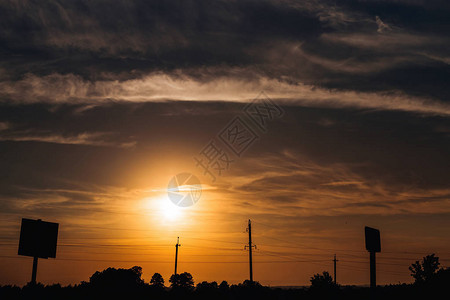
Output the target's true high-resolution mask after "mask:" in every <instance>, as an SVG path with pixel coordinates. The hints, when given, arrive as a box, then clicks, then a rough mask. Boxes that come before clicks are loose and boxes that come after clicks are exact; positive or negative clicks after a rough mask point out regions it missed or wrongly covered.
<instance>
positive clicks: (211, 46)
mask: <svg viewBox="0 0 450 300" xmlns="http://www.w3.org/2000/svg"><path fill="white" fill-rule="evenodd" d="M1 7H2V9H1V10H0V11H1V12H0V14H1V15H0V19H1V20H2V22H1V23H0V56H1V58H2V59H1V63H0V80H1V79H3V80H10V81H16V80H20V79H23V78H24V77H26V76H28V75H27V74H29V73H31V74H35V75H36V76H38V77H40V76H46V75H51V74H54V73H57V74H69V75H70V74H73V75H75V76H81V78H82V79H86V80H87V82H89V83H92V84H95V83H96V82H97V81H99V80H106V81H111V83H114V80H120V81H124V80H129V79H139V78H142V77H144V76H146V75H148V74H153V73H155V72H162V73H163V74H168V75H169V76H174V77H177V76H179V75H180V74H183V76H188V77H190V78H192V80H195V81H198V82H200V83H201V82H205V81H206V82H208V81H211V80H213V79H214V78H217V77H218V76H223V75H224V74H225V75H226V76H228V77H231V78H234V79H237V80H240V79H245V80H249V79H250V80H252V79H253V80H254V79H257V78H271V79H276V80H280V81H283V82H286V83H288V84H292V85H293V86H295V85H296V84H307V85H310V86H312V87H321V88H325V89H338V90H346V91H363V92H367V91H370V92H376V93H382V92H392V91H401V92H403V93H405V94H407V95H411V96H419V97H423V98H434V99H436V100H440V101H446V100H447V99H448V95H449V91H448V87H447V86H448V85H447V84H446V82H445V79H444V78H447V77H448V73H449V72H450V71H449V70H450V66H449V64H448V58H449V56H450V54H449V53H448V50H447V49H448V46H449V41H448V33H449V21H448V18H447V16H448V13H449V12H450V7H449V5H448V4H447V3H446V2H445V1H440V2H439V5H438V4H436V3H435V2H433V3H428V2H425V1H395V2H392V1H353V0H352V1H338V2H336V1H326V0H323V1H303V2H302V3H297V2H291V1H225V0H224V1H214V2H211V1H183V2H180V1H150V2H149V1H115V2H114V3H110V2H105V1H81V0H79V1H73V2H70V3H67V2H60V1H56V0H52V1H44V2H42V3H41V2H40V3H39V4H37V3H34V2H32V1H7V2H3V3H2V4H1ZM380 24H383V28H389V30H381V31H380ZM63 80H65V81H77V80H78V79H76V78H66V79H63ZM8 84H9V85H11V83H8ZM65 88H67V89H69V90H70V88H69V87H65ZM67 92H68V91H67ZM19 98H21V97H19ZM48 98H51V96H48ZM15 100H21V99H15ZM40 101H45V100H44V99H41V100H40Z"/></svg>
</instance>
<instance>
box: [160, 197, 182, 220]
mask: <svg viewBox="0 0 450 300" xmlns="http://www.w3.org/2000/svg"><path fill="white" fill-rule="evenodd" d="M158 209H159V213H160V214H161V216H163V217H164V218H165V219H167V220H169V221H175V220H179V219H180V218H181V217H182V213H183V212H182V210H183V208H182V207H179V206H176V205H175V204H173V203H172V202H171V201H170V200H169V199H168V198H167V197H160V198H158Z"/></svg>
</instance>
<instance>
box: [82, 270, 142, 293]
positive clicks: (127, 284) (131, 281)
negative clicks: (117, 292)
mask: <svg viewBox="0 0 450 300" xmlns="http://www.w3.org/2000/svg"><path fill="white" fill-rule="evenodd" d="M141 276H142V268H141V267H138V266H134V267H132V268H130V269H115V268H108V269H106V270H103V271H101V272H98V271H97V272H95V273H94V274H93V275H92V276H91V277H90V278H89V283H90V284H91V285H92V286H93V287H98V288H114V289H119V288H123V289H127V288H135V287H137V286H141V285H142V284H143V283H144V281H143V280H142V279H141Z"/></svg>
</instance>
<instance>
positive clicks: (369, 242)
mask: <svg viewBox="0 0 450 300" xmlns="http://www.w3.org/2000/svg"><path fill="white" fill-rule="evenodd" d="M364 229H365V232H366V249H367V251H369V252H381V242H380V231H379V230H378V229H375V228H371V227H367V226H366V227H365V228H364Z"/></svg>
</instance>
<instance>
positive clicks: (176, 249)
mask: <svg viewBox="0 0 450 300" xmlns="http://www.w3.org/2000/svg"><path fill="white" fill-rule="evenodd" d="M180 246H181V245H180V237H177V244H176V245H175V275H177V263H178V247H180Z"/></svg>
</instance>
